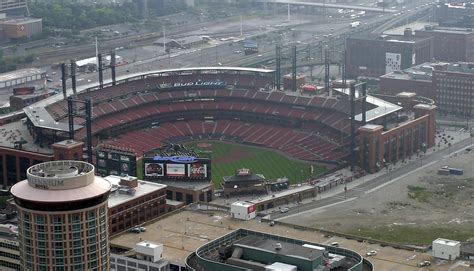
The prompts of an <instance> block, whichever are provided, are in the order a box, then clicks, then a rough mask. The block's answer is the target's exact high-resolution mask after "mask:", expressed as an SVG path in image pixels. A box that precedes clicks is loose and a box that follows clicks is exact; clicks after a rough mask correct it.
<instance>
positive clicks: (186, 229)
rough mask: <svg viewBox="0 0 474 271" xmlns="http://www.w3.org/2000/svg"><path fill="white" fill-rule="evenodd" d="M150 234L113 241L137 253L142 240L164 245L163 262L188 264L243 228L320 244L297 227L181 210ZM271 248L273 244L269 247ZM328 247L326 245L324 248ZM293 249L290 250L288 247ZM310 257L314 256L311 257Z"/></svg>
mask: <svg viewBox="0 0 474 271" xmlns="http://www.w3.org/2000/svg"><path fill="white" fill-rule="evenodd" d="M145 227H146V228H147V231H146V232H142V233H140V234H135V233H128V232H124V233H122V234H120V235H117V236H115V237H112V238H111V239H110V244H111V246H112V247H113V248H121V249H123V250H127V251H129V250H133V249H135V247H136V244H137V243H139V242H141V240H148V241H151V242H154V243H159V244H163V246H164V249H163V258H164V259H165V260H168V261H170V262H181V263H184V261H185V259H186V257H187V256H188V255H189V254H190V253H192V252H194V251H196V249H197V248H199V247H201V246H202V245H204V244H206V243H208V242H209V241H211V240H214V239H216V238H219V237H221V236H223V235H226V234H228V233H231V232H233V231H234V230H236V229H239V228H246V229H249V230H254V231H259V232H266V233H270V232H271V233H273V234H275V235H282V236H289V237H292V238H298V239H302V240H308V239H310V240H313V242H314V241H316V240H317V237H316V236H314V234H308V232H305V231H302V230H296V229H294V228H293V227H288V226H281V225H276V226H275V227H269V226H268V224H266V223H259V222H258V220H251V221H244V220H237V219H233V218H231V217H230V215H229V213H228V211H218V210H213V211H211V212H201V211H190V210H187V209H180V210H178V211H176V212H174V213H172V214H170V215H167V216H166V217H164V218H162V219H160V220H157V221H155V222H152V223H149V224H147V225H145ZM268 245H271V244H268ZM322 246H324V245H322ZM288 248H289V247H288ZM306 256H308V257H309V256H310V255H309V254H308V255H306Z"/></svg>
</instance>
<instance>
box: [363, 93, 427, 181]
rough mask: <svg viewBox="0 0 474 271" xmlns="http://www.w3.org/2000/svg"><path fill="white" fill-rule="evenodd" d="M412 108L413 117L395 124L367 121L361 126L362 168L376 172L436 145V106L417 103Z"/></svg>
mask: <svg viewBox="0 0 474 271" xmlns="http://www.w3.org/2000/svg"><path fill="white" fill-rule="evenodd" d="M407 97H408V96H407ZM411 97H412V99H413V98H414V96H411ZM405 104H410V101H406V102H405ZM410 111H413V112H414V116H413V117H414V118H411V119H410V120H408V121H405V122H402V123H399V124H397V126H395V127H392V128H388V129H385V128H384V126H382V125H373V124H366V125H363V126H361V127H360V128H359V129H358V132H359V134H360V140H359V142H360V143H359V147H360V151H359V161H360V166H361V168H363V169H364V170H366V171H367V172H370V173H373V172H376V171H379V170H380V169H382V168H383V167H385V166H387V165H389V164H393V163H397V162H398V161H403V160H405V159H407V158H409V157H411V156H413V155H415V154H418V153H419V152H420V151H424V150H426V149H427V148H430V147H432V146H434V144H435V135H436V123H435V120H436V106H434V105H427V104H417V105H415V106H413V107H412V108H411V110H410ZM406 113H409V112H408V111H407V110H406Z"/></svg>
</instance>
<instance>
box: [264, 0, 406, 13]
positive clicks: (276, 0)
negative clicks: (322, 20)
mask: <svg viewBox="0 0 474 271" xmlns="http://www.w3.org/2000/svg"><path fill="white" fill-rule="evenodd" d="M257 1H258V2H262V3H263V2H267V3H272V4H285V5H287V4H290V5H299V6H312V7H321V8H334V9H352V10H360V11H370V12H387V13H396V12H398V10H395V9H387V8H386V9H384V8H379V7H368V6H355V5H343V4H329V3H314V2H306V1H294V0H257Z"/></svg>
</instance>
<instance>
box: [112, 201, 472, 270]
mask: <svg viewBox="0 0 474 271" xmlns="http://www.w3.org/2000/svg"><path fill="white" fill-rule="evenodd" d="M201 205H202V204H201ZM196 206H197V205H193V207H192V208H193V209H194V208H195V207H196ZM203 208H204V206H203ZM144 226H145V227H146V229H147V230H146V232H142V233H139V234H136V233H129V232H124V233H121V234H120V235H117V236H115V237H112V238H111V239H110V245H111V247H112V248H113V249H116V248H119V249H122V250H126V251H133V250H134V249H135V247H136V244H137V243H139V242H141V241H142V240H149V241H152V242H156V243H161V244H163V246H164V250H163V258H164V260H167V261H170V262H179V263H184V261H185V259H186V257H187V255H189V254H190V253H192V252H194V251H196V249H197V248H199V247H201V246H202V245H204V244H206V243H209V242H210V241H211V240H214V239H216V238H219V237H222V236H223V235H226V234H229V233H231V232H233V231H234V230H236V229H239V228H243V229H249V230H253V231H257V232H263V233H269V234H274V235H280V236H285V237H290V238H294V239H299V240H305V241H308V242H313V243H318V244H321V246H327V245H329V244H331V243H332V242H338V243H339V244H341V246H342V247H344V248H348V249H352V250H354V251H356V252H358V253H360V254H364V255H365V253H366V252H367V251H370V250H376V251H377V252H378V256H377V257H371V259H370V261H371V262H372V263H374V265H375V268H376V270H391V269H397V268H400V266H402V267H403V270H405V271H416V270H419V267H417V266H416V263H417V262H418V260H419V261H423V260H431V255H430V254H429V253H418V252H417V253H414V252H413V251H407V250H401V249H395V248H392V247H390V246H385V245H384V246H383V247H382V246H380V245H378V244H376V243H374V244H372V243H367V242H358V241H356V240H349V239H345V238H341V237H337V236H334V237H327V235H326V234H324V233H319V232H317V231H310V230H307V229H305V228H304V227H294V226H291V225H288V226H286V225H281V224H279V223H275V225H274V226H273V227H270V226H269V225H268V224H267V223H262V222H261V221H260V219H258V218H257V219H253V220H249V221H244V220H238V219H233V218H231V217H230V214H229V212H228V211H227V210H224V209H223V210H222V211H219V210H217V209H215V208H212V209H209V210H207V211H199V210H195V211H192V210H190V209H188V208H185V209H180V210H178V211H175V212H173V213H170V214H168V215H166V216H164V217H162V218H161V219H159V220H156V221H154V222H150V223H148V224H146V225H144ZM413 255H416V259H417V261H416V262H410V263H409V265H407V261H406V259H408V258H410V257H413ZM464 270H467V269H464Z"/></svg>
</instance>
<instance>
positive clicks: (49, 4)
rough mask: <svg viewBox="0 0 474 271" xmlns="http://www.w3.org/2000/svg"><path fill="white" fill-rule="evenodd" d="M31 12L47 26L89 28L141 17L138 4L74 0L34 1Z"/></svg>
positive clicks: (136, 19) (76, 28)
mask: <svg viewBox="0 0 474 271" xmlns="http://www.w3.org/2000/svg"><path fill="white" fill-rule="evenodd" d="M30 12H31V15H32V16H34V17H38V18H42V19H43V26H44V27H45V28H62V29H75V30H81V29H87V28H93V27H98V26H102V25H110V24H117V23H125V22H135V21H138V19H139V18H140V11H139V6H138V4H136V3H134V2H126V3H124V4H122V5H117V4H94V5H91V4H82V3H78V2H75V1H72V0H48V1H40V2H32V3H31V4H30Z"/></svg>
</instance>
